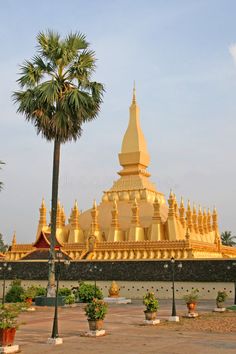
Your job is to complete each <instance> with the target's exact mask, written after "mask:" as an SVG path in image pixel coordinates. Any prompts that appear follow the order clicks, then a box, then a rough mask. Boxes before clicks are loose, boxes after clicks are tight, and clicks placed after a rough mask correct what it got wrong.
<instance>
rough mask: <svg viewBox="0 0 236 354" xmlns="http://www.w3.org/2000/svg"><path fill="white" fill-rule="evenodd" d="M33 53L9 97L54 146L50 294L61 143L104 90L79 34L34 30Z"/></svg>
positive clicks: (77, 132) (94, 112)
mask: <svg viewBox="0 0 236 354" xmlns="http://www.w3.org/2000/svg"><path fill="white" fill-rule="evenodd" d="M37 42H38V46H37V53H36V55H35V56H34V57H33V58H32V60H31V61H28V60H27V61H25V62H24V63H23V65H22V66H21V71H20V78H19V79H18V84H19V85H20V89H21V90H20V91H17V92H14V94H13V99H14V101H15V102H16V103H17V105H18V110H17V112H19V113H22V114H24V116H25V118H26V120H27V121H29V122H31V123H32V124H33V125H34V127H35V128H36V131H37V133H38V134H41V135H42V137H43V138H45V139H46V140H48V141H53V142H54V157H53V173H52V198H51V201H52V202H51V245H50V257H51V259H52V262H51V264H50V266H49V284H48V295H49V296H54V295H55V240H56V214H57V199H58V180H59V162H60V147H61V144H63V143H66V142H68V141H71V140H74V141H76V140H77V139H78V138H79V137H80V136H81V133H82V125H83V124H84V123H85V122H89V121H91V120H93V119H95V118H96V117H97V116H98V113H99V110H100V105H101V103H102V96H103V92H104V87H103V85H102V84H101V83H98V82H95V81H92V74H93V73H94V71H95V67H96V66H95V61H96V59H95V53H94V52H93V51H92V50H91V49H90V48H89V43H88V42H87V40H86V37H85V35H84V34H81V33H71V34H69V35H68V36H67V37H66V38H64V39H62V38H61V37H60V35H59V34H58V33H56V32H54V31H51V30H48V31H46V32H40V33H39V34H38V36H37Z"/></svg>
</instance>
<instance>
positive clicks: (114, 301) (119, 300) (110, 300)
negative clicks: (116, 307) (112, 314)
mask: <svg viewBox="0 0 236 354" xmlns="http://www.w3.org/2000/svg"><path fill="white" fill-rule="evenodd" d="M103 301H104V302H106V303H107V304H131V302H132V301H131V299H126V298H125V297H104V299H103Z"/></svg>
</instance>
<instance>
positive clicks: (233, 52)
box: [229, 43, 236, 64]
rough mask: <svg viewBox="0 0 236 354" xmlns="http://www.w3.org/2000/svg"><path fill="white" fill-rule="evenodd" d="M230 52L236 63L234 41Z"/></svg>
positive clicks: (235, 45) (235, 44)
mask: <svg viewBox="0 0 236 354" xmlns="http://www.w3.org/2000/svg"><path fill="white" fill-rule="evenodd" d="M229 52H230V54H231V55H232V58H233V60H234V63H235V64H236V43H233V44H231V45H230V46H229Z"/></svg>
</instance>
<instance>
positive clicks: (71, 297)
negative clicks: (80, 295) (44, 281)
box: [65, 294, 75, 305]
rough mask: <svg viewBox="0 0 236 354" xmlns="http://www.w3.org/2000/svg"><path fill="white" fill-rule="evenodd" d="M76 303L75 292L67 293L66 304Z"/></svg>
mask: <svg viewBox="0 0 236 354" xmlns="http://www.w3.org/2000/svg"><path fill="white" fill-rule="evenodd" d="M74 303H75V295H74V294H70V295H67V296H66V298H65V304H66V305H72V304H74Z"/></svg>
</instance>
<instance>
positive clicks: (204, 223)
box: [202, 208, 208, 234]
mask: <svg viewBox="0 0 236 354" xmlns="http://www.w3.org/2000/svg"><path fill="white" fill-rule="evenodd" d="M202 220H203V231H204V233H205V234H207V233H208V227H207V212H206V208H204V209H203V218H202Z"/></svg>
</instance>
